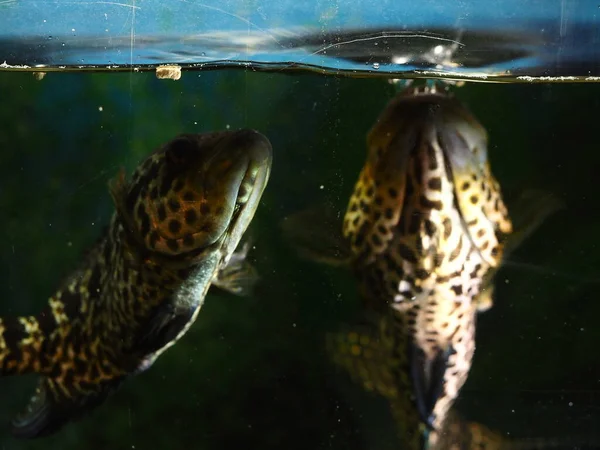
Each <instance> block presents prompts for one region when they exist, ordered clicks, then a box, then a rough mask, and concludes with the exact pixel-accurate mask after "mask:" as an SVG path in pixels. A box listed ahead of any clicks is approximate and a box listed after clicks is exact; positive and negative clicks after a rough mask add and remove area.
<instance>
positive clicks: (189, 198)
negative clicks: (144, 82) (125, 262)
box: [112, 130, 272, 258]
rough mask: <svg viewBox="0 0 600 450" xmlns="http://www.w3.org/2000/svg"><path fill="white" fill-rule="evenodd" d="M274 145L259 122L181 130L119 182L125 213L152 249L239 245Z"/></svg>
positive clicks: (193, 252)
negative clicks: (237, 127)
mask: <svg viewBox="0 0 600 450" xmlns="http://www.w3.org/2000/svg"><path fill="white" fill-rule="evenodd" d="M271 161H272V148H271V144H270V142H269V140H268V139H267V138H266V137H265V136H263V135H262V134H260V133H258V132H256V131H253V130H239V131H224V132H216V133H206V134H182V135H179V136H178V137H176V138H175V139H173V140H171V141H169V142H168V143H166V144H165V145H163V146H162V147H161V148H159V149H158V150H157V151H155V152H154V153H153V154H152V155H150V156H149V157H148V159H147V160H146V161H145V162H144V163H143V164H141V165H140V166H139V167H138V169H137V170H136V171H135V173H134V174H133V177H132V180H131V182H130V183H129V184H125V183H124V182H122V187H121V188H118V187H117V188H113V190H112V191H113V197H114V198H115V202H116V204H117V209H118V211H119V213H120V215H121V216H122V217H123V218H124V221H125V222H126V224H127V227H128V228H129V232H130V233H132V234H133V236H134V238H135V239H136V241H137V242H140V243H142V245H143V246H144V247H145V248H146V249H147V250H149V251H150V252H154V253H158V254H160V255H163V256H167V257H172V256H177V257H178V258H181V257H185V256H189V257H190V258H195V257H198V255H201V254H204V252H206V251H212V250H215V249H217V248H218V249H220V250H221V251H222V253H223V255H225V256H226V257H228V255H230V254H231V253H233V251H234V250H235V248H236V247H237V245H238V243H239V241H240V239H241V237H242V235H243V234H244V232H245V231H246V229H247V227H248V225H249V224H250V222H251V220H252V218H253V217H254V213H255V211H256V208H257V206H258V203H259V201H260V198H261V196H262V193H263V190H264V189H265V187H266V184H267V182H268V179H269V175H270V170H271Z"/></svg>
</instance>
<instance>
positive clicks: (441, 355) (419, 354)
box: [409, 343, 454, 429]
mask: <svg viewBox="0 0 600 450" xmlns="http://www.w3.org/2000/svg"><path fill="white" fill-rule="evenodd" d="M453 352H454V350H453V349H452V347H449V348H448V349H446V350H440V351H439V352H438V353H437V354H436V355H435V356H434V357H433V358H428V357H427V356H426V355H425V353H424V352H423V351H422V350H421V349H420V348H418V347H417V346H416V345H414V344H412V343H411V344H410V345H409V360H410V375H411V380H412V383H413V394H414V396H415V403H416V406H417V410H418V412H419V415H420V416H421V420H422V421H423V422H424V423H425V424H426V425H427V427H429V428H431V429H432V428H433V422H434V420H435V417H434V415H433V411H434V409H435V405H436V403H437V401H438V400H439V399H440V397H441V396H442V395H443V394H444V376H445V375H446V370H447V368H448V358H449V357H450V355H452V353H453Z"/></svg>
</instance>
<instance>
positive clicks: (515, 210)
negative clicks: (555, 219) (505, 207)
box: [504, 189, 566, 258]
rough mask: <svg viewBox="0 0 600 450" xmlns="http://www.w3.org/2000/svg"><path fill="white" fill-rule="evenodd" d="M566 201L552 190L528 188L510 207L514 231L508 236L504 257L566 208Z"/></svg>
mask: <svg viewBox="0 0 600 450" xmlns="http://www.w3.org/2000/svg"><path fill="white" fill-rule="evenodd" d="M565 207H566V204H565V202H564V201H563V200H562V199H560V198H559V197H558V196H556V195H555V194H553V193H551V192H547V191H543V190H541V189H527V190H526V191H524V192H523V193H522V194H521V195H520V196H519V198H518V199H517V200H516V201H515V203H514V204H513V205H512V207H511V208H510V215H511V217H512V222H513V232H512V233H511V234H510V235H509V236H508V237H507V238H506V242H505V244H504V258H506V257H507V256H508V255H509V254H510V253H511V252H512V251H514V249H515V248H517V247H518V246H519V245H520V244H521V243H522V242H523V241H524V240H525V239H527V238H528V237H529V236H531V234H532V233H533V232H534V231H535V230H537V229H538V228H539V227H540V226H541V225H542V223H543V222H544V221H545V220H546V219H547V218H548V217H550V216H551V215H552V214H554V213H556V212H558V211H560V210H561V209H564V208H565Z"/></svg>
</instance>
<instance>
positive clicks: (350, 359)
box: [326, 322, 398, 399]
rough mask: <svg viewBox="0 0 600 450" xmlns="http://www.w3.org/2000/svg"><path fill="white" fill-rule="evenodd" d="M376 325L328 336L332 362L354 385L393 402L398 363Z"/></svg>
mask: <svg viewBox="0 0 600 450" xmlns="http://www.w3.org/2000/svg"><path fill="white" fill-rule="evenodd" d="M380 336H382V334H381V333H379V331H378V330H377V326H376V325H375V324H374V323H370V322H365V323H363V324H360V325H355V326H353V327H349V326H345V327H343V328H342V329H341V330H339V331H338V332H335V333H328V334H327V335H326V348H327V352H328V355H329V357H330V358H331V360H332V361H333V362H334V363H335V364H336V365H337V366H339V367H341V368H343V369H344V370H345V371H346V372H347V373H348V374H349V375H350V377H351V378H352V379H353V381H354V382H355V383H358V384H361V385H362V386H363V388H364V389H365V390H367V391H370V392H377V393H378V394H380V395H382V396H384V397H386V398H388V399H390V398H394V397H396V396H397V395H398V382H397V381H396V379H395V375H394V374H395V363H396V361H395V360H394V358H393V356H392V354H391V351H388V350H387V348H388V347H387V346H386V343H385V342H384V341H382V338H381V337H380Z"/></svg>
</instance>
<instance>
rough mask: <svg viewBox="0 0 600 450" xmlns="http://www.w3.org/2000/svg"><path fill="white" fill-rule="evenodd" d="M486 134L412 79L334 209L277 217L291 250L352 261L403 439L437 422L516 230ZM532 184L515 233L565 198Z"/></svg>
mask: <svg viewBox="0 0 600 450" xmlns="http://www.w3.org/2000/svg"><path fill="white" fill-rule="evenodd" d="M487 142H488V136H487V132H486V130H485V128H484V127H483V126H482V125H481V124H480V123H479V121H478V120H477V119H476V118H475V117H474V116H473V114H472V113H471V112H470V111H469V110H468V109H467V107H466V106H465V105H464V104H462V103H461V102H460V101H459V100H458V99H457V98H456V97H455V96H454V95H453V94H452V93H450V92H449V91H448V90H439V89H437V88H436V87H435V85H434V86H412V87H409V88H407V89H404V90H403V91H401V92H400V93H399V94H398V95H396V96H395V97H394V98H392V100H391V101H390V102H389V103H388V104H387V106H386V107H385V108H384V110H383V111H382V113H381V114H380V116H379V117H378V118H377V120H376V123H375V124H374V125H373V126H372V128H371V129H370V131H369V133H368V135H367V157H366V161H365V163H364V165H363V168H362V170H361V172H360V174H359V177H358V180H357V181H356V184H355V186H354V189H353V192H352V194H351V196H350V200H349V202H348V205H347V208H346V211H345V215H344V216H343V219H341V220H339V219H338V218H337V216H336V214H335V212H334V211H332V210H331V208H328V207H326V206H317V207H315V208H309V209H307V210H304V211H299V212H296V213H292V214H291V215H289V216H288V217H286V218H285V219H284V220H283V221H282V223H281V229H282V233H283V235H284V236H285V238H286V240H287V241H288V242H289V243H290V244H291V245H292V246H293V247H294V248H295V249H296V250H297V252H298V253H299V254H300V256H302V257H304V258H308V259H311V260H314V261H317V262H320V263H324V264H329V265H335V266H338V267H346V268H349V269H350V271H351V273H352V274H353V276H354V278H355V279H356V280H357V284H358V291H359V296H360V297H361V298H362V300H363V306H364V308H365V310H366V311H367V312H371V313H374V314H368V313H365V322H373V321H372V320H371V319H370V318H369V317H377V319H375V320H374V322H373V323H371V324H370V325H369V326H370V327H371V328H373V329H376V330H378V332H377V336H378V338H379V339H380V340H381V341H382V342H385V343H386V349H387V351H386V352H384V353H383V354H382V355H381V357H382V358H384V357H385V358H390V357H393V358H394V361H396V362H395V367H396V370H395V371H394V376H395V377H396V385H395V386H396V387H395V389H396V390H397V391H398V395H399V396H401V397H402V401H401V402H400V403H397V405H398V404H401V405H402V406H401V407H398V408H397V411H396V413H397V414H402V415H403V418H402V420H401V421H400V422H402V423H404V424H405V427H404V428H405V431H404V438H405V439H406V441H407V442H406V443H405V444H404V445H403V446H404V447H406V448H420V445H421V444H422V443H421V444H419V442H420V440H421V436H422V434H423V433H422V431H423V426H425V429H427V430H436V429H439V428H440V426H441V424H442V423H443V420H444V417H445V415H446V413H447V412H448V410H449V409H450V407H451V405H452V404H453V402H454V400H455V399H456V397H457V396H458V393H459V391H460V389H461V387H462V386H463V384H464V382H465V381H466V378H467V376H468V372H469V370H470V367H471V361H472V357H473V354H474V351H475V322H476V315H477V313H478V312H480V311H483V310H486V309H489V308H490V307H491V303H492V301H493V300H492V295H493V292H492V289H491V288H492V284H491V280H492V279H493V278H494V274H495V273H496V272H497V270H498V269H499V268H500V265H501V262H502V261H503V253H504V247H505V245H506V242H507V240H508V238H509V237H510V236H511V235H512V234H513V232H515V230H514V229H513V223H512V220H511V218H510V216H509V214H508V209H507V206H506V204H505V202H504V199H503V195H502V192H501V189H500V185H499V183H498V181H497V180H496V178H495V176H494V175H493V173H492V170H491V167H490V162H489V159H488V151H487ZM531 192H533V191H531ZM531 192H528V193H527V195H525V200H524V201H525V202H526V203H527V205H528V207H529V208H533V209H534V210H535V211H534V212H532V214H531V215H528V216H527V219H531V220H526V221H525V223H524V224H523V229H519V230H517V231H518V233H517V236H519V237H521V238H522V239H524V238H525V237H527V236H528V235H529V234H530V233H531V229H530V228H531V227H534V226H536V225H539V224H540V223H541V222H542V221H543V218H545V217H547V216H548V215H549V214H551V213H553V212H555V211H556V210H557V209H559V208H560V207H562V202H561V201H560V200H559V199H558V198H557V197H554V196H553V195H551V194H547V193H544V195H543V196H542V197H539V193H540V192H541V191H535V192H534V193H533V194H531ZM533 218H535V220H533ZM340 222H341V227H340ZM486 289H489V290H488V291H487V292H486ZM381 317H383V319H382V318H381Z"/></svg>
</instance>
